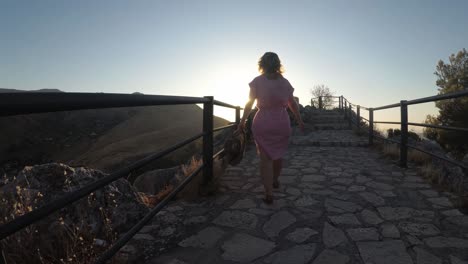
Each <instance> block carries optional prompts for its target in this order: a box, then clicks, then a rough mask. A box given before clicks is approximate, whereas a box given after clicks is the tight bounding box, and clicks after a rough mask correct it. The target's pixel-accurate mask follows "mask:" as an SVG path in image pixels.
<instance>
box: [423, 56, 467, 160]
mask: <svg viewBox="0 0 468 264" xmlns="http://www.w3.org/2000/svg"><path fill="white" fill-rule="evenodd" d="M434 74H435V75H436V76H437V78H438V79H437V81H436V85H437V86H438V87H439V88H438V91H439V93H438V94H446V93H452V92H457V91H461V90H464V89H468V52H467V51H466V49H462V50H461V51H459V52H458V53H457V54H456V55H455V54H452V55H450V57H449V62H448V63H445V62H444V61H442V60H440V61H439V62H438V63H437V67H436V71H435V72H434ZM435 105H436V107H437V108H439V115H438V116H427V117H426V123H427V124H433V125H443V126H452V127H464V128H467V127H468V97H461V98H456V99H449V100H442V101H437V102H436V103H435ZM424 136H425V137H427V138H429V139H433V140H435V141H437V142H438V143H439V144H440V145H441V146H443V147H444V148H445V149H446V150H447V151H450V152H452V153H453V154H454V155H455V156H457V157H463V155H465V154H466V153H467V152H468V136H467V135H466V133H465V132H457V131H450V130H443V129H434V128H426V129H424Z"/></svg>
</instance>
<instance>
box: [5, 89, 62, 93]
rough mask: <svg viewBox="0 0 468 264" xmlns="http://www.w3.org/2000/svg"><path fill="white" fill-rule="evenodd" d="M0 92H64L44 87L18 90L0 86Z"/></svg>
mask: <svg viewBox="0 0 468 264" xmlns="http://www.w3.org/2000/svg"><path fill="white" fill-rule="evenodd" d="M0 93H64V91H60V90H59V89H51V88H44V89H39V90H18V89H10V88H0Z"/></svg>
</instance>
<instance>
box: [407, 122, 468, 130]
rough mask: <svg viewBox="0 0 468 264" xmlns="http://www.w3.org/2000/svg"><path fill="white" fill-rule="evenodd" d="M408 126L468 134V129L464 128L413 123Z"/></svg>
mask: <svg viewBox="0 0 468 264" xmlns="http://www.w3.org/2000/svg"><path fill="white" fill-rule="evenodd" d="M408 125H411V126H421V127H431V128H440V129H445V130H453V131H459V132H468V128H463V127H450V126H439V125H430V124H421V123H412V122H408Z"/></svg>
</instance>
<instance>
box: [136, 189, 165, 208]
mask: <svg viewBox="0 0 468 264" xmlns="http://www.w3.org/2000/svg"><path fill="white" fill-rule="evenodd" d="M172 190H174V186H172V185H167V186H166V187H164V189H163V190H162V191H160V192H159V193H158V194H156V195H152V194H147V193H143V192H138V196H139V197H140V200H141V202H142V203H143V204H144V205H146V206H148V207H149V208H153V207H155V206H156V205H157V204H158V203H159V202H161V201H162V200H163V199H164V198H165V197H166V196H168V195H169V194H170V193H171V192H172Z"/></svg>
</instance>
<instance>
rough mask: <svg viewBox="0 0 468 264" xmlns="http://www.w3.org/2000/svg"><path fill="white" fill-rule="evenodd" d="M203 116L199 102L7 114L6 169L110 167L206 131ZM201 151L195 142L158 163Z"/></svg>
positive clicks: (1, 151) (1, 144)
mask: <svg viewBox="0 0 468 264" xmlns="http://www.w3.org/2000/svg"><path fill="white" fill-rule="evenodd" d="M1 91H2V89H0V92H1ZM202 116H203V110H202V109H201V108H200V107H198V106H196V105H175V106H153V107H129V108H111V109H99V110H94V109H91V110H82V111H66V112H57V113H44V114H32V115H21V116H13V117H3V118H0V127H1V128H2V129H1V130H0V169H3V170H5V171H9V170H10V169H11V170H12V171H13V172H14V171H17V170H18V169H21V168H22V167H23V166H24V165H34V164H40V163H46V162H51V161H54V162H64V163H67V164H71V165H83V166H87V167H90V168H96V169H101V170H104V171H110V170H113V169H116V168H119V167H122V166H124V165H126V164H128V163H129V162H131V161H133V160H136V159H138V158H141V157H142V156H144V155H146V154H148V153H150V152H154V151H158V150H161V149H163V148H165V147H167V146H169V145H172V144H174V143H177V142H179V141H181V140H183V139H185V138H188V137H190V136H193V135H195V134H196V133H199V132H201V129H202ZM214 123H215V126H221V125H225V124H226V123H227V121H226V120H224V119H221V118H217V117H215V121H214ZM195 151H197V152H199V151H200V149H198V148H197V149H195V146H194V144H192V146H189V147H186V148H184V149H182V150H180V151H178V152H177V153H174V154H175V155H172V156H168V157H167V158H166V159H164V160H163V161H164V162H162V163H161V162H160V163H158V164H159V165H168V166H169V165H173V164H172V163H174V162H176V161H177V162H180V161H181V160H185V159H187V158H188V157H190V156H191V155H192V154H193V153H194V152H195Z"/></svg>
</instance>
